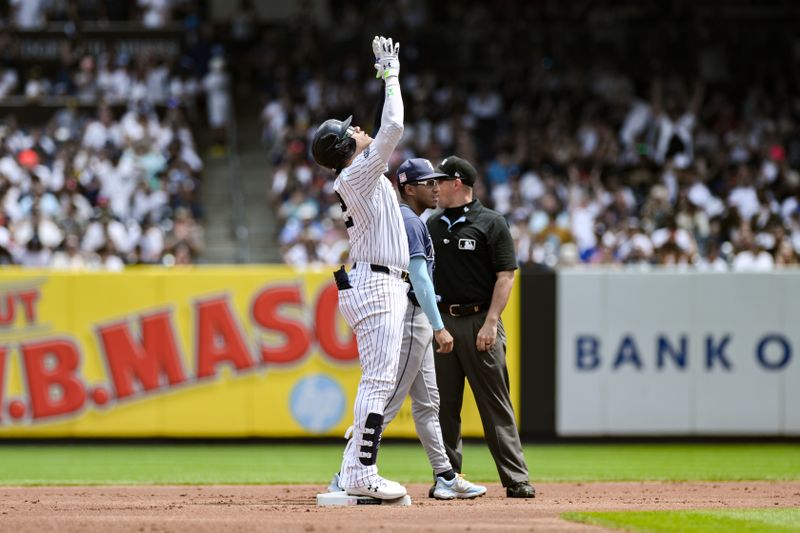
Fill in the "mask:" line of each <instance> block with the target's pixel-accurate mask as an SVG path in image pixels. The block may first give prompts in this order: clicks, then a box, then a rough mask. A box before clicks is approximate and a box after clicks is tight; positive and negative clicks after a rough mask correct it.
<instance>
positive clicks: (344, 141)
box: [311, 115, 356, 171]
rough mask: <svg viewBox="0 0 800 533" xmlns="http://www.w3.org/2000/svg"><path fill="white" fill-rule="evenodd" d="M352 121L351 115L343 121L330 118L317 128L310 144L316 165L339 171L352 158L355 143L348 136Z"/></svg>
mask: <svg viewBox="0 0 800 533" xmlns="http://www.w3.org/2000/svg"><path fill="white" fill-rule="evenodd" d="M352 120H353V116H352V115H351V116H349V117H347V118H346V119H344V120H336V119H333V118H332V119H329V120H326V121H325V122H323V123H322V125H321V126H320V127H319V128H317V131H316V132H315V133H314V140H313V141H312V142H311V154H312V155H313V156H314V161H316V162H317V164H319V165H320V166H323V167H325V168H330V169H333V170H336V171H339V170H341V169H342V165H344V164H345V163H346V162H347V160H348V159H350V158H351V157H352V156H353V154H354V153H355V151H356V141H355V139H353V138H351V137H350V135H348V129H349V128H350V122H352ZM351 135H352V132H351Z"/></svg>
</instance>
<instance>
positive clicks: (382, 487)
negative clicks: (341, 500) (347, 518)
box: [345, 476, 407, 500]
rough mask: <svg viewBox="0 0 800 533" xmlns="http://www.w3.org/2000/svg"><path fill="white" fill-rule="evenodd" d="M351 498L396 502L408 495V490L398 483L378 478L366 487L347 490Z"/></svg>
mask: <svg viewBox="0 0 800 533" xmlns="http://www.w3.org/2000/svg"><path fill="white" fill-rule="evenodd" d="M345 490H346V491H347V494H350V495H351V496H369V497H370V498H377V499H379V500H396V499H397V498H402V497H403V496H405V495H406V492H407V491H406V488H405V487H404V486H403V485H401V484H400V483H397V482H396V481H389V480H388V479H383V478H382V477H380V476H378V477H376V478H375V479H374V480H373V481H372V482H371V483H370V484H369V485H367V486H365V487H351V488H348V489H345Z"/></svg>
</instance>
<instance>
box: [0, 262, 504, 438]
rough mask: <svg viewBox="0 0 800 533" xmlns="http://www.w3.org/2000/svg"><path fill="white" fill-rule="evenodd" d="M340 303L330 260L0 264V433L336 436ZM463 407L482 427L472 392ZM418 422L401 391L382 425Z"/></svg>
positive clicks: (355, 374) (353, 364)
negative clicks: (105, 267) (294, 264)
mask: <svg viewBox="0 0 800 533" xmlns="http://www.w3.org/2000/svg"><path fill="white" fill-rule="evenodd" d="M337 302H338V293H337V291H336V287H335V285H334V284H333V276H332V275H331V271H330V270H329V269H324V270H320V271H304V272H298V271H295V270H292V269H290V268H288V267H284V266H271V267H230V268H223V267H195V268H174V269H162V268H142V269H131V270H129V271H127V272H125V273H102V272H98V273H80V274H77V273H67V272H53V271H34V270H20V269H5V270H2V271H0V438H5V437H27V438H30V437H42V438H48V437H316V436H327V437H336V436H342V435H343V434H344V432H345V430H346V428H347V427H348V426H349V425H350V424H351V421H352V405H353V401H354V398H355V394H356V389H357V385H358V380H359V377H360V369H359V364H358V353H357V348H356V344H355V340H354V338H353V335H352V332H351V331H350V330H349V328H348V327H347V325H346V324H345V322H344V320H343V318H342V317H341V315H340V314H339V312H338V307H337ZM518 306H519V304H518V289H515V291H514V293H513V295H512V301H511V303H510V305H509V310H508V312H507V313H506V314H505V315H504V322H505V323H506V329H507V330H508V332H509V370H510V376H511V384H512V392H513V394H512V396H513V398H514V402H515V404H517V407H519V406H518V402H517V398H518V390H519V357H518V355H519V333H518V320H519V314H518V312H517V311H516V310H517V309H518ZM462 419H463V428H464V434H465V435H467V436H479V435H482V427H481V424H480V418H479V416H478V413H477V409H476V408H475V405H474V400H472V397H471V393H470V392H468V397H467V398H466V399H465V409H464V412H463V416H462ZM415 434H416V433H415V429H414V425H413V420H412V418H411V413H410V407H409V403H408V402H406V405H404V406H403V408H402V410H401V411H400V413H399V414H398V417H397V419H396V421H395V422H393V423H392V425H391V426H390V428H389V430H388V431H387V435H388V436H402V437H413V436H415Z"/></svg>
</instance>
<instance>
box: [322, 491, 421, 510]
mask: <svg viewBox="0 0 800 533" xmlns="http://www.w3.org/2000/svg"><path fill="white" fill-rule="evenodd" d="M350 505H400V506H402V507H407V506H409V505H411V496H409V495H408V494H406V495H405V496H403V497H402V498H396V499H394V500H379V499H377V498H370V497H369V496H351V495H349V494H347V492H345V491H340V492H324V493H322V494H317V507H346V506H350Z"/></svg>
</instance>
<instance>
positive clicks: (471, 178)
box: [436, 155, 478, 187]
mask: <svg viewBox="0 0 800 533" xmlns="http://www.w3.org/2000/svg"><path fill="white" fill-rule="evenodd" d="M436 170H438V171H440V172H444V173H445V174H447V175H448V176H449V177H450V178H452V179H456V178H458V179H460V180H461V183H463V184H464V185H469V186H470V187H472V186H473V185H475V180H476V179H477V178H478V172H477V171H476V170H475V167H473V166H472V164H470V162H469V161H467V160H466V159H461V158H460V157H456V156H454V155H451V156H448V157H445V158H444V159H443V160H442V163H441V164H440V165H439V167H438V168H437V169H436Z"/></svg>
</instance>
